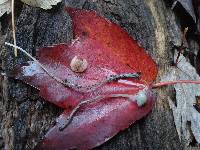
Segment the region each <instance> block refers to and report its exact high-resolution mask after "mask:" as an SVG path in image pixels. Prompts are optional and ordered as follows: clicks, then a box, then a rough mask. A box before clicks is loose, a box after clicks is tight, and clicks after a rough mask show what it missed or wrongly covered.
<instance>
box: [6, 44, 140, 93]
mask: <svg viewBox="0 0 200 150" xmlns="http://www.w3.org/2000/svg"><path fill="white" fill-rule="evenodd" d="M5 44H6V45H8V46H11V47H15V48H17V49H19V50H20V51H22V52H23V53H25V54H26V55H27V56H28V57H29V58H31V59H32V60H33V61H35V62H36V63H37V64H38V65H39V66H40V67H41V68H42V69H43V70H44V71H45V72H46V73H47V74H48V75H49V76H50V77H51V78H53V79H54V80H56V81H57V82H58V83H61V84H62V85H64V86H66V87H70V88H72V89H74V90H77V91H79V92H80V91H82V92H83V91H85V90H86V91H87V92H90V91H92V90H95V89H96V88H98V87H100V86H102V85H103V84H105V83H109V82H112V81H116V80H119V79H124V78H134V79H139V77H140V73H124V74H116V75H111V76H109V77H108V78H107V79H105V80H104V81H102V82H98V83H96V84H93V85H89V86H84V87H83V86H81V85H77V84H72V83H70V82H68V81H67V80H62V79H60V78H58V77H56V76H54V75H53V74H51V73H50V72H49V71H48V70H47V69H46V68H45V67H44V66H43V65H42V64H41V63H40V62H39V61H38V60H37V59H35V58H34V57H33V56H31V55H30V54H29V53H27V52H26V51H25V50H23V49H22V48H21V47H19V46H16V45H13V44H11V43H8V42H5ZM81 89H83V90H81ZM84 89H85V90H84Z"/></svg>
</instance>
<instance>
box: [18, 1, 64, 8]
mask: <svg viewBox="0 0 200 150" xmlns="http://www.w3.org/2000/svg"><path fill="white" fill-rule="evenodd" d="M21 1H22V2H24V3H25V4H27V5H30V6H33V7H40V8H43V9H51V8H52V5H57V4H58V3H59V2H61V1H62V0H21Z"/></svg>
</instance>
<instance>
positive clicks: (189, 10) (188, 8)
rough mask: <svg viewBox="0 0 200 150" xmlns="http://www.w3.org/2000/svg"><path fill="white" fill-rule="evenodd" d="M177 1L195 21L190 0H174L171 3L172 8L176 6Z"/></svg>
mask: <svg viewBox="0 0 200 150" xmlns="http://www.w3.org/2000/svg"><path fill="white" fill-rule="evenodd" d="M177 2H179V3H180V4H181V5H182V6H183V8H184V9H185V10H186V12H187V13H188V14H189V15H190V16H191V17H192V19H193V20H194V22H195V23H196V15H195V12H194V7H193V4H192V0H175V1H174V4H173V8H174V7H175V6H176V4H177Z"/></svg>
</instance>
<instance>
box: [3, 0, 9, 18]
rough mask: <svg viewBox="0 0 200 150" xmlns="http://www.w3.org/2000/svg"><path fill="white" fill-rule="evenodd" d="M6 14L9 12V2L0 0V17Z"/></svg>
mask: <svg viewBox="0 0 200 150" xmlns="http://www.w3.org/2000/svg"><path fill="white" fill-rule="evenodd" d="M6 12H7V13H10V12H11V0H0V17H1V16H2V15H3V14H4V13H6Z"/></svg>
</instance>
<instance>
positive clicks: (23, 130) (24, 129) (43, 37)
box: [0, 0, 186, 150]
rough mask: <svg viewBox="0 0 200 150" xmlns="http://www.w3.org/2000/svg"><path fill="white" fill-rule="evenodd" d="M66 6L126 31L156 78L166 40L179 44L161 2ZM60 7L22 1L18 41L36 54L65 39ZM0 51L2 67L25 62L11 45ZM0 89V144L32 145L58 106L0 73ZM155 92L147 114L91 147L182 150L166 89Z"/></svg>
mask: <svg viewBox="0 0 200 150" xmlns="http://www.w3.org/2000/svg"><path fill="white" fill-rule="evenodd" d="M68 4H70V5H72V6H76V7H79V8H84V9H92V10H96V11H97V12H98V13H99V14H101V15H103V16H105V17H106V18H108V19H109V20H111V21H112V22H115V23H117V24H119V25H120V26H121V27H122V28H124V29H125V30H127V32H128V33H129V34H130V35H131V36H132V37H134V38H135V39H136V40H137V41H138V43H140V44H141V45H142V47H144V48H145V49H146V50H147V51H148V52H149V53H150V54H151V56H152V57H153V58H154V60H155V61H156V62H157V64H158V67H159V70H160V71H159V76H158V81H159V78H160V76H161V75H162V74H164V73H165V70H166V69H167V68H168V67H169V65H170V58H171V51H170V50H171V49H172V46H171V44H170V43H174V44H175V45H180V44H181V31H180V28H179V22H178V21H177V20H176V19H175V14H174V13H173V12H172V10H171V9H170V8H168V7H167V5H166V3H165V2H164V1H163V0H146V1H141V0H97V1H91V0H84V1H81V3H78V0H75V1H72V0H71V1H70V3H68ZM63 6H64V4H63V3H62V4H59V5H58V6H56V7H54V9H52V10H48V11H45V10H41V9H39V8H32V7H29V6H27V5H24V6H23V8H22V11H21V12H19V16H18V17H17V19H16V22H17V25H16V29H17V45H18V46H20V47H22V48H24V49H26V50H27V51H28V52H29V53H32V54H33V55H35V49H37V48H39V47H42V46H47V45H51V44H55V43H60V42H67V41H70V39H72V37H73V33H72V29H71V21H70V17H69V16H68V14H67V13H66V12H64V11H63ZM7 34H8V36H7V38H6V41H11V42H12V36H11V31H10V30H9V31H8V32H7ZM2 52H3V53H2V55H3V56H2V65H3V66H2V67H3V70H6V71H9V70H10V69H12V68H13V67H14V66H15V65H16V64H19V63H21V62H24V61H27V58H26V57H25V56H24V55H23V54H21V53H19V57H18V58H14V57H13V51H12V49H11V48H7V47H6V48H5V47H4V46H3V48H2ZM1 89H2V92H1V93H2V101H0V104H1V106H0V113H1V114H2V115H0V120H1V123H0V125H1V127H0V148H2V147H3V146H4V147H5V149H17V150H18V149H33V148H34V147H35V145H36V144H37V142H38V141H40V140H41V138H42V137H43V135H44V134H45V133H46V132H47V131H48V129H49V128H50V127H51V126H52V125H53V123H54V121H55V118H56V117H57V116H58V115H59V114H60V112H61V111H62V110H60V109H59V108H57V107H55V106H53V105H51V104H49V103H47V102H44V101H43V100H42V99H41V98H39V96H38V94H37V90H35V89H33V88H31V87H29V86H27V85H24V84H23V83H21V82H19V81H15V80H12V79H9V80H8V79H7V78H6V77H3V78H2V79H1ZM156 92H157V97H158V98H157V103H156V105H155V107H154V109H153V111H152V113H151V114H150V115H148V116H147V117H145V118H144V119H142V120H140V121H138V122H136V123H135V124H134V125H132V126H131V127H130V128H128V129H126V130H125V131H122V132H120V133H119V134H118V135H117V136H115V137H114V138H113V139H111V140H110V141H108V142H107V143H105V144H104V145H102V146H100V147H98V148H96V149H102V150H103V149H113V150H114V149H116V150H121V149H127V150H129V149H152V150H154V149H183V148H184V143H181V142H180V141H179V137H178V135H177V133H176V129H175V125H174V122H173V116H172V112H171V110H170V108H169V105H168V102H167V99H168V96H171V94H170V89H169V88H161V89H159V90H157V91H156ZM2 141H3V142H2ZM2 149H3V148H2ZM185 149H186V148H185Z"/></svg>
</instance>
